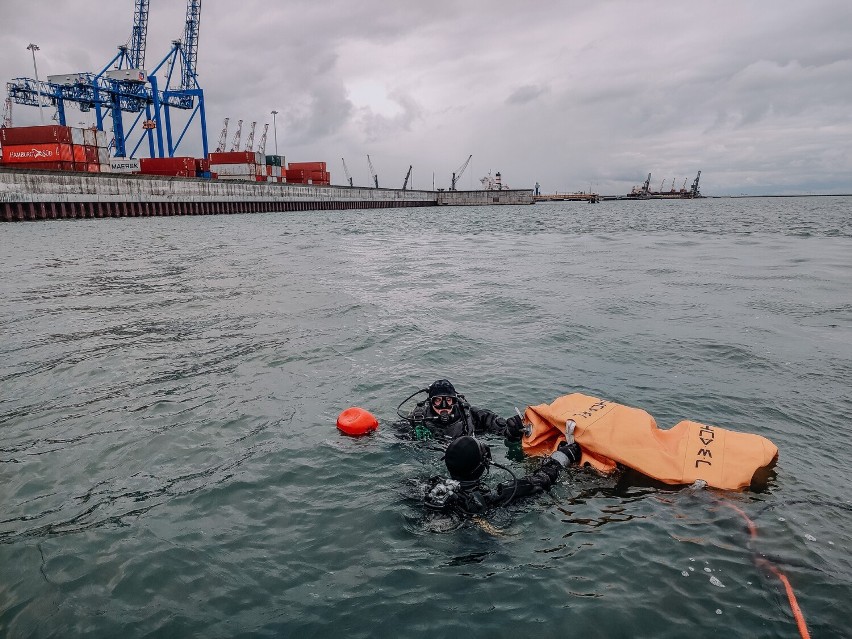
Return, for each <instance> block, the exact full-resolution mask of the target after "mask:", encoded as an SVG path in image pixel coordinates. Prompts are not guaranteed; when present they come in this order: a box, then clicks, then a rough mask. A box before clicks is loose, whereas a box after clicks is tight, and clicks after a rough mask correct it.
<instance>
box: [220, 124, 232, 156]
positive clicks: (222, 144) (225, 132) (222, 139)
mask: <svg viewBox="0 0 852 639" xmlns="http://www.w3.org/2000/svg"><path fill="white" fill-rule="evenodd" d="M230 120H231V118H225V121H224V122H223V123H222V132H221V133H220V134H219V144H217V145H216V153H222V152H223V151H224V150H225V145H226V144H227V143H228V122H229V121H230Z"/></svg>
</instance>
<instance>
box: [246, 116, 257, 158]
mask: <svg viewBox="0 0 852 639" xmlns="http://www.w3.org/2000/svg"><path fill="white" fill-rule="evenodd" d="M256 128H257V122H252V123H251V128H250V129H249V134H248V139H247V140H246V151H254V130H255V129H256Z"/></svg>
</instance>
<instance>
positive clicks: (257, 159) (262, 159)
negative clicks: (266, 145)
mask: <svg viewBox="0 0 852 639" xmlns="http://www.w3.org/2000/svg"><path fill="white" fill-rule="evenodd" d="M254 163H255V164H266V156H265V155H263V154H262V153H255V154H254Z"/></svg>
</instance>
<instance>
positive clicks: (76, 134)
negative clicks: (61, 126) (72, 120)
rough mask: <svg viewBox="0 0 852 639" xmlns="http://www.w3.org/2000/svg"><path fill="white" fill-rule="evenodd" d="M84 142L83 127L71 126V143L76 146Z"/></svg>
mask: <svg viewBox="0 0 852 639" xmlns="http://www.w3.org/2000/svg"><path fill="white" fill-rule="evenodd" d="M85 143H86V141H85V136H84V135H83V129H78V128H76V127H75V128H72V129H71V144H74V145H77V146H83V145H84V144H85Z"/></svg>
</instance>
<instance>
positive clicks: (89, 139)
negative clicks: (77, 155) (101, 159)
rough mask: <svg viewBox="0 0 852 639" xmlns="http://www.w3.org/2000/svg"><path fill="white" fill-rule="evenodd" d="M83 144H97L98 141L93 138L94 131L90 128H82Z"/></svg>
mask: <svg viewBox="0 0 852 639" xmlns="http://www.w3.org/2000/svg"><path fill="white" fill-rule="evenodd" d="M83 144H85V145H86V146H97V145H98V141H97V140H96V139H95V132H94V131H93V130H92V129H83Z"/></svg>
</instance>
